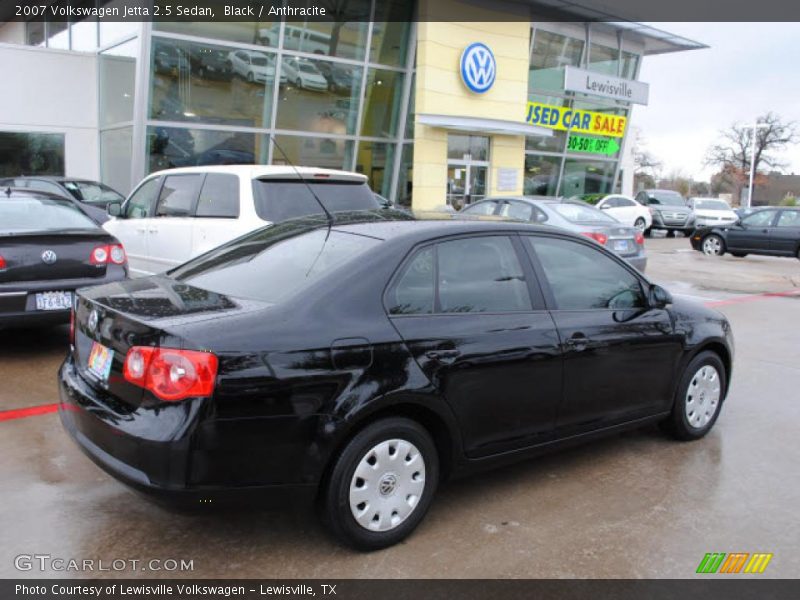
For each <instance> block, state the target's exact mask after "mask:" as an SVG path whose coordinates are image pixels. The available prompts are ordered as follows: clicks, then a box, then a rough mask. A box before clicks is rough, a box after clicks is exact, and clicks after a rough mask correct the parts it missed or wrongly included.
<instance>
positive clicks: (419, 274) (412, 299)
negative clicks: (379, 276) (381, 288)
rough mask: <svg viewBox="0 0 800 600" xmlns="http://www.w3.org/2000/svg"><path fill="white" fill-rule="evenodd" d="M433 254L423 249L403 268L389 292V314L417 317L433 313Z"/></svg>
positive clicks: (431, 250)
mask: <svg viewBox="0 0 800 600" xmlns="http://www.w3.org/2000/svg"><path fill="white" fill-rule="evenodd" d="M433 262H434V252H433V248H424V249H422V250H420V251H419V252H417V254H416V255H415V256H414V258H412V259H411V261H410V262H409V263H408V264H407V265H406V266H405V268H404V269H403V271H402V274H401V275H400V277H399V278H398V280H397V283H395V284H394V285H393V286H392V288H391V290H390V291H389V304H390V306H389V312H390V313H391V314H393V315H418V314H425V313H432V312H433V303H434V297H435V292H434V289H435V288H434V280H433V275H434V269H433Z"/></svg>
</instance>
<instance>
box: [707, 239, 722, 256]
mask: <svg viewBox="0 0 800 600" xmlns="http://www.w3.org/2000/svg"><path fill="white" fill-rule="evenodd" d="M703 252H704V253H706V254H708V255H709V256H717V255H718V254H720V253H721V252H722V244H721V243H720V241H719V238H718V237H715V236H711V237H709V238H706V239H705V241H704V242H703Z"/></svg>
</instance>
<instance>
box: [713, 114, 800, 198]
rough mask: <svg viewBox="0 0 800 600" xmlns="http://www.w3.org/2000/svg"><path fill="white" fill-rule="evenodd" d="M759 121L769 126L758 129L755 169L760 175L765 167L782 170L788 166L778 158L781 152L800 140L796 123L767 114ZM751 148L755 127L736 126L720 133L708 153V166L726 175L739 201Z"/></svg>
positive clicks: (746, 125) (733, 125)
mask: <svg viewBox="0 0 800 600" xmlns="http://www.w3.org/2000/svg"><path fill="white" fill-rule="evenodd" d="M758 121H759V123H760V124H762V125H766V126H765V127H762V128H759V129H757V130H756V139H755V142H756V151H755V159H754V161H753V165H754V167H755V168H754V170H755V172H756V173H758V169H759V167H760V166H762V165H765V166H767V167H769V168H770V169H771V170H780V169H782V168H784V167H785V166H786V163H785V162H784V161H782V160H780V159H779V153H780V152H781V151H782V150H784V149H785V148H786V147H787V146H788V145H790V144H794V143H797V142H798V141H799V140H800V137H798V131H797V124H796V123H794V122H793V121H784V120H782V119H781V117H780V116H779V115H777V114H775V113H773V112H768V113H767V114H765V115H764V116H762V117H760V118H759V119H758ZM752 145H753V126H752V125H748V124H742V123H733V124H732V125H731V126H730V127H729V128H728V129H725V130H722V131H720V132H719V139H718V140H717V142H716V143H715V144H714V145H712V146H711V147H710V148H709V149H708V152H707V153H706V159H705V164H706V165H711V166H715V167H718V168H719V169H720V171H721V172H724V173H725V175H726V178H727V179H728V181H730V182H731V185H732V187H733V194H734V197H735V198H736V200H737V201H740V200H741V194H742V188H743V187H744V186H745V184H746V183H747V181H748V178H749V174H750V160H751V154H752ZM759 179H760V178H759ZM756 183H758V182H756Z"/></svg>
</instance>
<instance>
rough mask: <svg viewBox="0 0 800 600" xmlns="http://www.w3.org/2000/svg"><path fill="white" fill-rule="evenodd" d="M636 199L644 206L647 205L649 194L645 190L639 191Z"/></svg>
mask: <svg viewBox="0 0 800 600" xmlns="http://www.w3.org/2000/svg"><path fill="white" fill-rule="evenodd" d="M636 201H637V202H638V203H639V204H642V205H643V206H647V194H646V193H645V192H639V193H638V194H636Z"/></svg>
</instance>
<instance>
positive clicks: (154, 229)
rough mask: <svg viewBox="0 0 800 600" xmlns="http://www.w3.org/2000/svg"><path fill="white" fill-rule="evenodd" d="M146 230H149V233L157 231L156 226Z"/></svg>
mask: <svg viewBox="0 0 800 600" xmlns="http://www.w3.org/2000/svg"><path fill="white" fill-rule="evenodd" d="M147 231H149V232H150V233H158V228H157V227H151V228H150V229H148V230H147Z"/></svg>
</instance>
